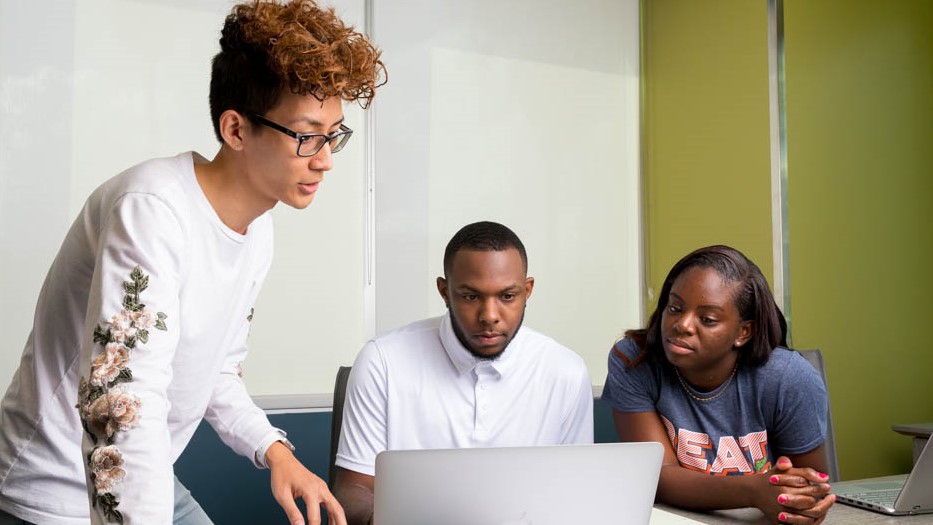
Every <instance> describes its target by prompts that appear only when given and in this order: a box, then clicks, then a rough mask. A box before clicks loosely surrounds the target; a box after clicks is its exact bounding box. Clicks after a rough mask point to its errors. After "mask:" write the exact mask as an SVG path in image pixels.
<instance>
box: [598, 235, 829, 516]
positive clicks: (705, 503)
mask: <svg viewBox="0 0 933 525" xmlns="http://www.w3.org/2000/svg"><path fill="white" fill-rule="evenodd" d="M782 321H783V317H782V315H781V313H780V312H779V310H778V308H777V305H776V304H775V302H774V298H773V296H772V295H771V290H770V289H769V288H768V283H767V281H766V280H765V278H764V276H763V275H762V274H761V270H759V269H758V267H757V266H755V264H754V263H752V262H751V261H750V260H748V259H747V258H746V257H745V256H744V255H742V253H740V252H739V251H737V250H735V249H733V248H730V247H728V246H710V247H707V248H701V249H699V250H696V251H695V252H693V253H690V254H689V255H687V256H686V257H684V258H683V259H681V260H680V261H679V262H678V263H677V264H675V265H674V267H673V268H672V269H671V272H670V273H669V274H668V276H667V279H666V280H665V281H664V286H663V288H662V289H661V295H660V296H659V298H658V306H657V309H656V310H655V311H654V313H653V314H651V318H650V319H649V321H648V327H647V328H645V329H642V330H630V331H628V332H626V334H625V335H626V338H625V339H623V340H621V341H620V342H618V343H617V344H616V345H615V346H614V347H613V349H612V351H611V352H610V354H609V376H608V377H607V379H606V386H605V389H604V390H603V396H602V398H603V399H604V400H605V401H607V402H608V403H609V404H610V405H611V406H612V408H613V417H614V419H615V426H616V431H617V432H618V434H619V439H620V440H621V441H658V442H660V443H661V444H662V445H664V449H665V450H664V463H663V466H662V468H661V478H660V481H659V484H658V495H657V499H658V501H660V502H662V503H667V504H670V505H674V506H678V507H685V508H692V509H706V510H710V509H727V508H739V507H757V508H758V509H760V510H761V511H762V512H763V513H764V514H765V516H766V517H767V518H768V520H769V521H771V522H775V523H794V524H810V523H820V522H822V521H823V518H824V517H825V514H826V512H827V511H828V510H829V508H830V507H831V506H832V504H833V503H834V502H835V496H833V495H831V494H829V490H830V487H829V485H828V484H827V481H829V476H828V475H826V474H824V473H823V472H825V471H826V469H827V464H826V456H825V453H824V451H823V441H824V440H825V436H826V413H827V397H826V388H825V386H824V385H823V382H822V380H821V379H820V375H819V373H818V372H817V371H816V370H815V369H814V368H813V367H812V366H811V365H810V364H809V363H808V362H807V361H806V360H805V359H804V358H803V357H802V356H801V355H800V354H798V353H797V352H795V351H793V350H788V349H786V348H782V347H780V346H779V345H780V344H786V343H784V339H785V336H784V329H783V327H782V325H783V323H782Z"/></svg>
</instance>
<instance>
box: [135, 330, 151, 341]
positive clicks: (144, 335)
mask: <svg viewBox="0 0 933 525" xmlns="http://www.w3.org/2000/svg"><path fill="white" fill-rule="evenodd" d="M136 337H137V338H138V339H139V340H140V341H142V343H143V344H146V343H148V342H149V332H148V331H147V330H137V331H136Z"/></svg>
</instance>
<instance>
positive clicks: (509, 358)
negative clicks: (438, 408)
mask: <svg viewBox="0 0 933 525" xmlns="http://www.w3.org/2000/svg"><path fill="white" fill-rule="evenodd" d="M524 331H525V328H524V326H521V327H519V329H518V333H517V334H515V337H513V338H512V340H511V341H510V342H509V346H507V347H505V351H504V352H502V355H500V356H499V358H498V359H494V360H489V359H480V358H478V357H476V356H474V355H473V354H471V353H470V351H469V350H467V349H466V348H464V346H463V343H461V342H460V339H457V334H455V333H454V328H453V321H452V320H451V318H450V311H449V310H448V311H447V313H446V314H445V315H444V317H443V318H442V319H441V326H440V336H441V344H442V345H443V346H444V350H446V351H447V356H448V357H450V361H451V363H453V365H454V366H455V367H456V368H457V372H459V373H460V375H464V374H467V373H469V372H472V371H473V370H474V369H475V368H476V367H477V365H482V366H488V367H490V368H492V369H493V370H495V371H496V372H497V373H498V374H499V375H500V376H501V375H503V374H505V373H506V372H507V371H508V370H509V367H510V366H511V363H513V362H515V360H516V357H515V354H517V353H519V349H520V348H521V343H520V340H521V339H523V334H524Z"/></svg>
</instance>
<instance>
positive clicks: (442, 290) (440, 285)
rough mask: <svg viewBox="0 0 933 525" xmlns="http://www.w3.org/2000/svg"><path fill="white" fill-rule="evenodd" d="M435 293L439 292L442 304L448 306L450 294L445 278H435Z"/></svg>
mask: <svg viewBox="0 0 933 525" xmlns="http://www.w3.org/2000/svg"><path fill="white" fill-rule="evenodd" d="M437 293H439V294H441V298H443V299H444V304H446V305H447V308H450V296H449V295H448V291H447V279H444V278H443V277H438V278H437Z"/></svg>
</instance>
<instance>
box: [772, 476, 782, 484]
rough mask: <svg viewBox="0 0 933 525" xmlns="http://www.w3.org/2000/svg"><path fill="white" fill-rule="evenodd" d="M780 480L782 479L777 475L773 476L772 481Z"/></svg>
mask: <svg viewBox="0 0 933 525" xmlns="http://www.w3.org/2000/svg"><path fill="white" fill-rule="evenodd" d="M778 481H781V478H779V477H777V476H771V483H777V482H778Z"/></svg>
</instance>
